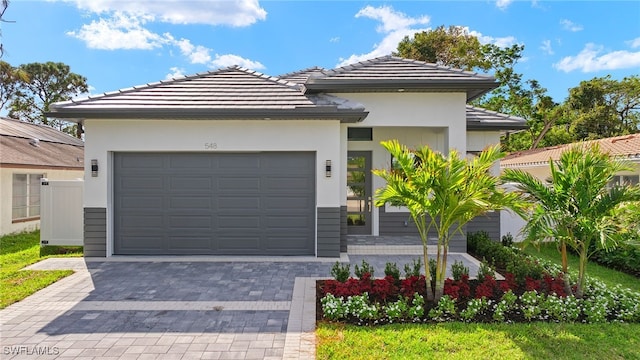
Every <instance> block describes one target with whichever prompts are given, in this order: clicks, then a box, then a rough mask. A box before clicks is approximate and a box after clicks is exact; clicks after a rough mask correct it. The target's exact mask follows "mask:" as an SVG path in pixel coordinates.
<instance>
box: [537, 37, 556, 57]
mask: <svg viewBox="0 0 640 360" xmlns="http://www.w3.org/2000/svg"><path fill="white" fill-rule="evenodd" d="M540 49H542V51H544V52H545V53H547V54H548V55H553V48H551V40H544V41H542V45H541V46H540Z"/></svg>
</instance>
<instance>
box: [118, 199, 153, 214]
mask: <svg viewBox="0 0 640 360" xmlns="http://www.w3.org/2000/svg"><path fill="white" fill-rule="evenodd" d="M162 203H163V200H162V198H160V197H157V196H127V197H124V198H122V199H121V200H120V207H121V208H122V209H124V210H136V209H138V210H145V211H154V210H155V211H159V210H160V209H162Z"/></svg>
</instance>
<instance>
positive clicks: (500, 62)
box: [396, 26, 557, 150]
mask: <svg viewBox="0 0 640 360" xmlns="http://www.w3.org/2000/svg"><path fill="white" fill-rule="evenodd" d="M523 51H524V45H519V44H514V45H511V46H509V47H500V46H497V45H495V44H481V43H480V41H479V40H478V38H477V37H475V36H473V35H471V34H470V33H469V32H468V31H467V30H466V29H465V28H463V27H460V26H450V27H449V28H445V27H444V26H439V27H437V28H436V29H433V30H429V31H423V32H420V33H416V34H414V36H413V38H409V37H405V38H404V39H403V40H402V41H401V42H400V43H399V44H398V51H397V53H396V55H399V56H402V57H406V58H410V59H416V60H422V61H426V62H430V63H434V64H438V65H444V66H450V67H454V68H459V69H463V70H468V71H482V72H493V76H494V77H495V78H496V80H497V81H498V82H499V83H500V86H499V87H498V88H496V89H494V90H492V91H491V92H489V93H488V94H486V95H484V96H483V97H481V98H479V99H476V100H474V101H473V104H474V105H476V106H480V107H483V108H486V109H488V110H493V111H498V112H501V113H506V114H511V115H516V116H520V117H522V118H524V119H526V120H527V125H529V130H528V132H522V133H520V134H517V135H515V136H513V137H511V136H510V137H507V138H505V141H503V144H504V145H505V146H504V148H505V150H524V149H529V148H532V147H536V146H537V145H538V144H539V143H540V141H541V140H542V138H543V137H544V136H545V134H546V133H547V131H548V130H549V129H550V128H551V126H552V125H553V124H554V123H555V121H556V119H557V117H555V116H553V115H554V109H555V107H556V106H557V104H556V103H555V102H554V101H553V100H552V98H551V97H550V96H548V95H547V89H545V88H544V87H542V86H541V85H540V84H539V83H538V81H536V80H526V81H523V78H522V74H519V73H517V72H516V71H515V69H514V68H515V66H516V64H517V62H518V60H520V58H521V57H522V52H523Z"/></svg>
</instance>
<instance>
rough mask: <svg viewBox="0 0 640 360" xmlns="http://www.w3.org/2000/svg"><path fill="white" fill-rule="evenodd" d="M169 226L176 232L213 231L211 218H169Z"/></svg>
mask: <svg viewBox="0 0 640 360" xmlns="http://www.w3.org/2000/svg"><path fill="white" fill-rule="evenodd" d="M169 226H170V227H171V228H172V229H175V230H206V231H209V232H210V231H211V216H207V215H204V216H195V215H185V216H176V215H173V216H169Z"/></svg>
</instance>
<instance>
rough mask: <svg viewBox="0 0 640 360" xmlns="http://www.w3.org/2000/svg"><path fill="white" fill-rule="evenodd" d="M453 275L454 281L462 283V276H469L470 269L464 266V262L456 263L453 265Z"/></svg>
mask: <svg viewBox="0 0 640 360" xmlns="http://www.w3.org/2000/svg"><path fill="white" fill-rule="evenodd" d="M451 275H452V276H453V280H455V281H460V279H461V278H462V275H469V268H468V267H466V266H464V263H463V262H462V261H457V260H456V261H454V262H453V264H451Z"/></svg>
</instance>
